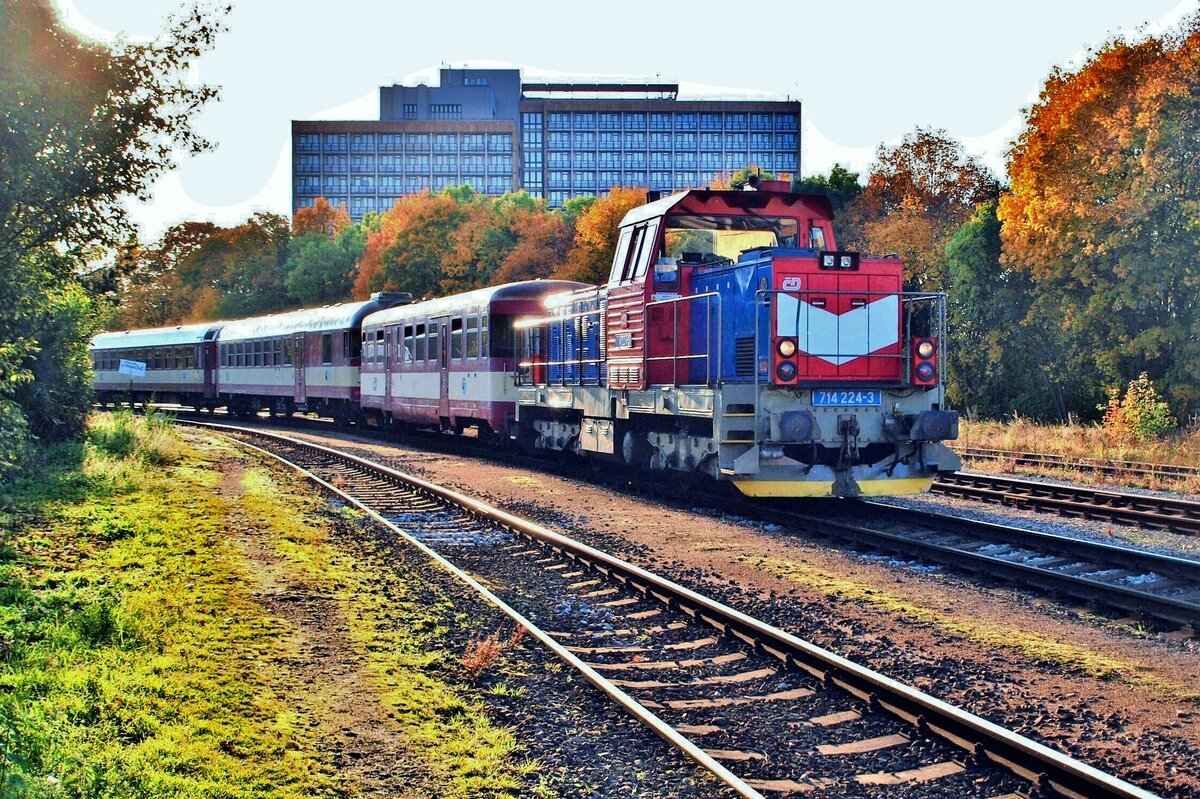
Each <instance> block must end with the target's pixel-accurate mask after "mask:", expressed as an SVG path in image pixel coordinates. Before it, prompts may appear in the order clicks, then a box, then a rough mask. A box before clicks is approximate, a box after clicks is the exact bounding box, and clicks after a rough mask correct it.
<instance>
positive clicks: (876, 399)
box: [812, 388, 883, 406]
mask: <svg viewBox="0 0 1200 799" xmlns="http://www.w3.org/2000/svg"><path fill="white" fill-rule="evenodd" d="M882 400H883V392H881V391H879V390H878V389H873V390H870V391H845V390H842V389H836V388H830V389H825V388H817V389H813V397H812V403H813V405H821V406H830V405H879V404H880V403H881V402H882Z"/></svg>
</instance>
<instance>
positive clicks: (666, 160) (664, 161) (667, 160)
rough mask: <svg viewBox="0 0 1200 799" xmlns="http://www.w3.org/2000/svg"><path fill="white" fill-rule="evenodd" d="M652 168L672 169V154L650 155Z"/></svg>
mask: <svg viewBox="0 0 1200 799" xmlns="http://www.w3.org/2000/svg"><path fill="white" fill-rule="evenodd" d="M650 168H651V169H670V168H671V154H670V153H650Z"/></svg>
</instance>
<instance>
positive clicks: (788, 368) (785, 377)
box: [775, 361, 796, 383]
mask: <svg viewBox="0 0 1200 799" xmlns="http://www.w3.org/2000/svg"><path fill="white" fill-rule="evenodd" d="M775 377H777V378H778V379H779V382H781V383H787V382H789V381H791V380H793V379H795V377H796V364H794V363H792V362H791V361H784V362H783V363H781V364H779V365H778V366H776V367H775Z"/></svg>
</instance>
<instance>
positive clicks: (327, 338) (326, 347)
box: [321, 333, 333, 366]
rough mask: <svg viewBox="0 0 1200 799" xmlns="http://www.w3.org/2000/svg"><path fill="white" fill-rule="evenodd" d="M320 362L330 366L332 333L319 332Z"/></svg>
mask: <svg viewBox="0 0 1200 799" xmlns="http://www.w3.org/2000/svg"><path fill="white" fill-rule="evenodd" d="M321 364H322V365H323V366H330V365H332V364H333V334H332V333H322V334H321Z"/></svg>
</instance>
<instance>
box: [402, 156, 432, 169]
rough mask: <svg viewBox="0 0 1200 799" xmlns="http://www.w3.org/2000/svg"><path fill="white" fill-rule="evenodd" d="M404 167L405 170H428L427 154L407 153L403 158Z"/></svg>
mask: <svg viewBox="0 0 1200 799" xmlns="http://www.w3.org/2000/svg"><path fill="white" fill-rule="evenodd" d="M404 168H405V171H407V172H428V171H429V156H427V155H417V154H416V153H409V154H408V155H407V156H406V157H405V158H404Z"/></svg>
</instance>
